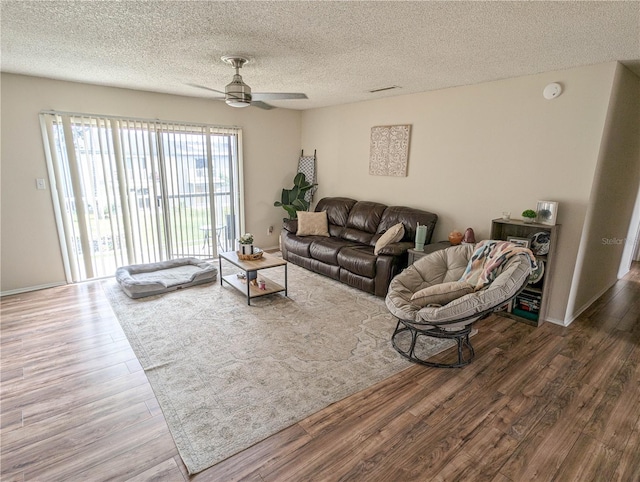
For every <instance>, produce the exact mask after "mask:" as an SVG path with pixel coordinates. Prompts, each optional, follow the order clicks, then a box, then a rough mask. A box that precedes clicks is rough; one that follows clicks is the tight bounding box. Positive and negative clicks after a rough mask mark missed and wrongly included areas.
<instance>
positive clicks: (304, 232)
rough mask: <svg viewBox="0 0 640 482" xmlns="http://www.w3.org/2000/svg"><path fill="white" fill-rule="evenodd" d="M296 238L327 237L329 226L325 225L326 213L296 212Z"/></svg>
mask: <svg viewBox="0 0 640 482" xmlns="http://www.w3.org/2000/svg"><path fill="white" fill-rule="evenodd" d="M296 235H297V236H326V237H329V226H328V224H327V213H326V211H320V212H313V213H310V212H307V211H299V212H298V231H297V232H296Z"/></svg>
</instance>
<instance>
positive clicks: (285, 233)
mask: <svg viewBox="0 0 640 482" xmlns="http://www.w3.org/2000/svg"><path fill="white" fill-rule="evenodd" d="M315 211H316V212H321V211H326V212H327V220H328V224H329V226H328V227H329V237H325V236H298V235H297V234H296V233H297V229H298V225H297V220H287V221H285V223H284V226H283V229H282V232H281V235H280V248H281V250H282V256H283V258H284V259H286V260H287V261H289V262H291V263H294V264H297V265H299V266H302V267H303V268H307V269H309V270H311V271H314V272H316V273H320V274H322V275H325V276H328V277H330V278H334V279H336V280H339V281H342V282H343V283H346V284H348V285H351V286H354V287H356V288H358V289H361V290H362V291H366V292H368V293H372V294H374V295H376V296H386V294H387V290H388V288H389V283H390V282H391V280H392V279H393V277H394V276H395V275H396V274H398V273H399V272H400V271H402V269H404V268H405V267H406V266H407V249H409V248H412V247H413V246H414V240H415V235H416V227H417V225H418V223H420V225H426V226H427V238H426V243H429V242H430V240H431V236H432V234H433V229H434V228H435V225H436V222H437V220H438V216H437V215H436V214H433V213H430V212H427V211H422V210H420V209H414V208H409V207H405V206H386V205H384V204H380V203H376V202H370V201H356V200H355V199H350V198H345V197H327V198H323V199H321V200H320V201H319V202H318V204H317V205H316V207H315ZM397 223H402V224H403V226H404V231H405V232H404V237H403V238H402V240H400V241H398V242H395V243H391V244H389V245H387V246H385V247H384V248H382V249H381V250H380V251H379V253H378V254H377V255H375V254H374V247H375V244H376V241H377V240H378V239H379V238H380V236H381V235H382V234H384V233H385V232H386V231H387V230H388V229H389V228H391V227H392V226H394V225H395V224H397Z"/></svg>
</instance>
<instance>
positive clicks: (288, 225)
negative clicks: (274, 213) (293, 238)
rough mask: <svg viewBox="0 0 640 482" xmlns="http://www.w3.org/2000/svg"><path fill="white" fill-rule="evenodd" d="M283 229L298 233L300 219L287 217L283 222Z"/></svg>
mask: <svg viewBox="0 0 640 482" xmlns="http://www.w3.org/2000/svg"><path fill="white" fill-rule="evenodd" d="M282 229H284V230H285V231H289V232H290V233H293V234H296V233H297V232H298V220H297V219H285V220H283V222H282Z"/></svg>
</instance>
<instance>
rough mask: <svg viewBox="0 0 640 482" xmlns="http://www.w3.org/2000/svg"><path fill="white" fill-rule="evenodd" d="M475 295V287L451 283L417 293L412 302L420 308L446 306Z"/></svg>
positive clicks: (457, 282) (434, 286)
mask: <svg viewBox="0 0 640 482" xmlns="http://www.w3.org/2000/svg"><path fill="white" fill-rule="evenodd" d="M469 293H473V286H472V285H471V284H470V283H467V282H466V281H449V282H447V283H441V284H437V285H433V286H429V287H427V288H423V289H421V290H419V291H416V292H415V293H414V294H413V295H412V296H411V302H412V303H413V304H414V305H418V306H422V307H424V306H427V305H440V306H441V305H446V304H447V303H451V302H452V301H453V300H457V299H458V298H462V297H463V296H464V295H468V294H469Z"/></svg>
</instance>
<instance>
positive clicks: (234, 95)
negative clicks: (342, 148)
mask: <svg viewBox="0 0 640 482" xmlns="http://www.w3.org/2000/svg"><path fill="white" fill-rule="evenodd" d="M222 60H223V61H224V62H226V63H228V64H229V65H231V66H232V67H233V68H234V69H236V74H235V75H234V76H233V80H232V81H231V83H229V84H228V85H226V86H225V88H224V92H222V91H221V90H216V89H212V88H210V87H205V86H203V85H196V84H189V85H191V86H193V87H198V88H200V89H205V90H210V91H211V92H217V93H218V94H224V101H225V102H226V103H227V105H230V106H231V107H248V106H249V105H253V106H255V107H259V108H261V109H267V110H268V109H273V108H274V106H272V105H269V104H267V103H265V102H263V101H265V100H290V99H307V98H308V97H307V95H306V94H301V93H291V92H289V93H285V92H282V93H280V92H254V93H253V94H252V93H251V87H249V86H248V85H247V84H245V83H244V81H243V80H242V76H241V75H240V69H241V68H242V66H243V65H245V64H246V63H248V62H249V59H248V58H246V57H240V56H238V55H225V56H224V57H222ZM220 99H221V100H222V99H223V98H222V97H220Z"/></svg>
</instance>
